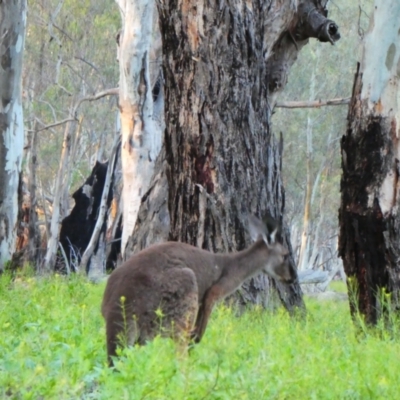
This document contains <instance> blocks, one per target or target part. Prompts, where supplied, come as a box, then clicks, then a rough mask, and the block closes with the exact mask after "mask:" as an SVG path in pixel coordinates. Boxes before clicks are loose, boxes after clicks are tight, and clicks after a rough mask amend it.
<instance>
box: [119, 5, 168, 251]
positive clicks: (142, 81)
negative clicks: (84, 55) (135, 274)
mask: <svg viewBox="0 0 400 400" xmlns="http://www.w3.org/2000/svg"><path fill="white" fill-rule="evenodd" d="M116 1H117V3H118V5H119V7H120V10H121V19H122V24H123V27H122V30H121V32H120V34H119V36H118V39H117V42H118V44H119V47H118V59H119V64H120V83H119V90H120V92H119V107H120V116H121V134H122V152H121V159H122V171H123V189H122V198H123V207H124V212H123V226H124V230H123V233H122V242H121V251H122V254H124V251H125V246H126V242H127V240H128V237H129V236H130V235H131V233H132V231H133V228H134V226H135V223H136V219H137V214H138V211H139V207H140V201H141V197H142V196H143V194H144V193H145V192H146V191H147V189H148V187H149V183H150V179H151V177H152V174H153V171H154V163H155V159H156V157H157V155H158V153H159V151H160V148H161V130H160V127H159V126H158V125H157V124H156V123H155V122H154V120H153V99H152V85H151V83H150V67H149V52H150V44H151V38H152V20H153V13H154V3H153V1H147V0H116Z"/></svg>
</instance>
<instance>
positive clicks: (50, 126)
mask: <svg viewBox="0 0 400 400" xmlns="http://www.w3.org/2000/svg"><path fill="white" fill-rule="evenodd" d="M36 120H37V121H38V122H40V123H41V124H43V123H42V122H41V121H40V120H39V119H38V118H36ZM75 120H76V119H75V118H66V119H63V120H62V121H57V122H54V123H52V124H50V125H46V126H44V127H43V128H40V129H38V130H37V131H36V132H40V131H45V130H46V129H50V128H54V127H55V126H59V125H63V124H66V123H67V122H72V121H75ZM31 131H32V130H30V132H31Z"/></svg>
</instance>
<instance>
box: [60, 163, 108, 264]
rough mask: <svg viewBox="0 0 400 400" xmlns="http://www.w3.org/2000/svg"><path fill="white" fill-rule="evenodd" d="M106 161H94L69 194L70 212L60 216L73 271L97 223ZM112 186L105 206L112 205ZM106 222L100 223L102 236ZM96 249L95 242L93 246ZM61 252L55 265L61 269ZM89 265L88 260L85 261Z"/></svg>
mask: <svg viewBox="0 0 400 400" xmlns="http://www.w3.org/2000/svg"><path fill="white" fill-rule="evenodd" d="M107 165H108V163H107V162H106V163H100V162H96V165H95V166H94V167H93V170H92V173H91V175H90V176H89V177H88V178H87V179H86V181H85V183H84V184H83V185H82V186H81V187H80V188H79V189H78V190H77V191H76V192H75V193H74V194H73V195H72V197H73V198H74V200H75V206H74V207H73V209H72V211H71V213H70V215H68V216H67V217H66V218H64V219H63V221H62V223H61V231H60V244H61V245H62V247H63V249H64V251H65V254H66V257H67V260H68V263H69V266H70V268H71V271H76V267H77V266H78V265H79V262H80V260H81V257H82V255H83V252H84V251H85V249H86V247H87V245H88V243H89V241H90V238H91V237H92V233H93V230H94V227H95V225H96V221H97V216H98V212H99V206H100V202H101V196H102V193H103V188H104V182H105V179H106V173H107ZM112 196H113V193H112V189H110V192H109V194H108V201H107V206H108V208H109V207H110V205H111V200H112ZM106 227H107V222H106V220H105V221H104V223H103V226H102V229H101V232H102V233H103V234H104V235H103V237H105V232H106ZM96 249H97V246H96ZM64 261H65V260H64V258H63V255H62V254H61V253H59V255H58V260H57V265H56V269H58V270H64V269H65V265H64V264H65V262H64ZM88 265H89V264H88Z"/></svg>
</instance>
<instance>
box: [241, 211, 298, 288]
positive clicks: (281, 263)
mask: <svg viewBox="0 0 400 400" xmlns="http://www.w3.org/2000/svg"><path fill="white" fill-rule="evenodd" d="M248 228H249V233H250V236H251V238H252V240H253V241H258V240H263V242H264V244H265V246H266V248H267V252H266V257H265V266H264V271H265V272H266V273H267V274H268V275H269V276H271V277H272V278H274V279H277V280H279V281H283V282H286V283H292V282H294V281H295V280H296V278H297V277H296V272H295V271H294V270H293V268H292V267H291V265H290V263H289V260H288V256H289V251H288V249H287V248H286V247H285V246H283V244H281V243H280V242H278V241H277V234H278V233H279V230H280V227H279V225H278V224H277V223H276V222H275V221H274V220H273V219H272V218H268V219H267V224H264V222H262V221H261V220H259V219H258V218H256V217H254V216H252V215H251V216H249V218H248Z"/></svg>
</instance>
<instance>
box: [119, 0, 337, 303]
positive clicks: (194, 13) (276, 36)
mask: <svg viewBox="0 0 400 400" xmlns="http://www.w3.org/2000/svg"><path fill="white" fill-rule="evenodd" d="M304 3H307V4H304V5H303V6H301V7H299V10H297V9H296V7H295V6H294V3H293V2H292V1H289V0H287V1H283V2H282V1H279V2H278V1H271V2H258V1H253V2H245V1H244V0H243V1H241V0H236V1H210V2H207V3H204V2H200V3H199V2H198V1H196V0H187V1H183V2H182V1H174V0H166V1H164V2H163V3H162V4H161V3H159V8H158V11H159V15H160V27H161V36H162V38H163V57H164V59H163V70H164V77H165V104H166V107H167V110H166V129H165V138H164V139H165V142H164V147H163V152H162V153H161V156H160V157H159V160H158V165H157V167H156V174H155V176H154V178H153V180H152V184H151V186H150V189H149V190H148V191H147V193H145V195H144V196H143V198H142V206H141V209H140V211H139V214H138V221H137V223H136V227H135V230H134V232H133V235H132V236H131V239H130V241H129V243H128V247H127V254H130V253H132V252H133V251H136V250H138V249H140V248H142V247H145V246H148V245H149V244H151V243H154V242H157V241H162V240H167V239H169V240H178V241H183V242H187V243H191V244H195V245H197V246H199V247H202V248H205V249H209V250H212V251H218V252H221V251H234V250H240V249H242V248H244V247H245V246H247V245H248V243H249V237H248V235H247V234H246V230H245V227H244V223H245V217H246V215H247V214H248V213H254V214H257V215H262V214H264V213H265V212H269V213H270V214H272V216H273V217H275V218H278V219H281V218H282V214H283V207H284V191H283V187H282V182H281V177H280V174H281V148H282V144H281V142H280V141H277V140H276V139H275V137H274V136H273V135H272V133H271V131H270V116H271V111H272V108H273V104H274V101H275V100H274V99H275V96H274V95H275V94H276V93H278V92H279V91H280V90H281V89H282V88H283V86H284V85H285V84H286V81H287V74H288V70H289V68H290V66H291V65H292V63H293V62H294V61H295V59H296V56H297V52H298V50H299V49H300V48H301V47H302V46H303V45H304V44H305V43H307V39H308V37H310V36H318V33H317V32H321V31H322V30H321V29H320V28H321V26H325V25H326V24H328V25H329V24H331V25H332V27H336V25H335V24H334V23H333V22H332V21H328V20H326V18H325V17H324V16H323V15H322V13H323V7H321V6H320V4H317V3H314V2H313V1H307V2H304ZM315 6H317V8H315ZM310 10H315V11H316V12H315V13H314V11H313V12H311V11H310ZM318 10H319V11H320V12H319V11H318ZM297 11H298V12H297ZM321 12H322V13H321ZM300 21H301V23H300ZM315 21H319V22H318V23H316V24H314V22H315ZM314 25H315V26H314ZM305 27H307V29H306V28H305ZM310 27H311V28H310ZM336 28H337V27H336ZM289 31H290V32H289ZM333 31H334V29H333V28H332V29H331V33H332V35H333V36H335V38H334V39H332V40H336V39H337V38H338V34H337V31H335V32H333ZM310 32H312V33H310ZM320 39H321V40H323V41H325V40H324V38H323V37H321V38H320ZM124 229H125V227H124ZM286 232H287V230H285V237H284V239H285V242H286V243H287V244H289V238H288V234H287V233H286ZM292 265H294V262H293V260H292ZM266 288H267V280H266V279H265V277H263V276H260V277H258V278H255V279H254V280H252V281H251V282H249V283H247V284H246V286H245V287H244V289H243V290H242V291H241V294H242V299H243V301H244V302H247V301H256V302H260V303H261V302H264V300H265V289H266ZM278 291H279V293H280V296H281V299H282V300H283V301H284V303H285V305H286V306H287V308H289V309H292V308H293V306H302V299H301V291H300V287H299V286H298V284H295V285H293V286H291V287H283V286H281V285H278Z"/></svg>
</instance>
